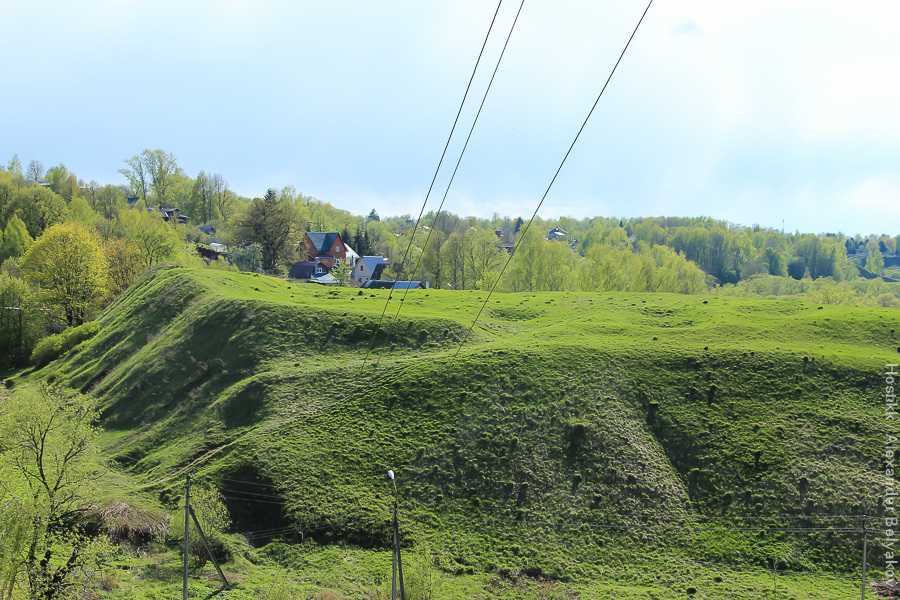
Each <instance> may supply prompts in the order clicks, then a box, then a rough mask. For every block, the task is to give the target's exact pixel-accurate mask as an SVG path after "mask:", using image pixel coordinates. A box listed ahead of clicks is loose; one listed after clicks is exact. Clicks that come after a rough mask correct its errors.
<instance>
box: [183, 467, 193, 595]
mask: <svg viewBox="0 0 900 600" xmlns="http://www.w3.org/2000/svg"><path fill="white" fill-rule="evenodd" d="M190 532H191V474H190V473H188V474H187V475H185V477H184V547H183V548H182V551H181V552H182V557H181V568H182V573H181V598H182V600H188V556H189V554H190V549H191V540H190V536H191V533H190Z"/></svg>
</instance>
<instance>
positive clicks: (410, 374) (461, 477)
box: [39, 268, 900, 598]
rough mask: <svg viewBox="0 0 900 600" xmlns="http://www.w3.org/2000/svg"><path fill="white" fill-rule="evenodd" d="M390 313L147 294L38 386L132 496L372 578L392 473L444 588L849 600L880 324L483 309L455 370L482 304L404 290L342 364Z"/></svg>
mask: <svg viewBox="0 0 900 600" xmlns="http://www.w3.org/2000/svg"><path fill="white" fill-rule="evenodd" d="M386 297H387V291H381V290H378V291H369V290H356V289H349V288H347V289H329V288H322V287H319V286H315V285H308V284H297V283H290V282H286V281H282V280H277V279H273V278H268V277H263V276H257V275H251V274H237V273H224V272H218V271H212V270H187V269H180V268H171V269H160V270H158V271H156V272H155V273H153V274H152V275H151V276H148V277H147V278H146V279H145V280H143V281H142V282H140V283H139V284H138V285H136V286H134V287H133V288H132V289H131V290H130V291H129V292H128V293H127V294H126V295H125V296H124V297H123V298H122V299H120V300H119V301H118V302H117V303H116V304H115V305H113V306H112V307H110V308H109V309H108V310H107V311H106V312H105V314H104V315H103V316H102V317H101V318H100V325H101V328H100V332H99V333H98V334H97V335H96V336H95V337H93V338H92V339H90V340H87V341H86V342H84V343H82V344H81V345H80V346H78V347H77V348H76V349H74V350H73V351H72V352H70V353H68V354H67V355H65V356H64V357H63V358H61V359H59V360H57V361H55V362H54V363H51V364H50V365H49V366H48V367H45V368H44V369H43V370H41V371H39V375H40V376H46V377H50V378H54V379H58V380H60V381H62V382H64V383H66V384H67V385H70V386H72V387H76V388H79V389H82V390H84V391H86V392H90V393H92V394H95V395H96V396H97V397H98V398H99V399H100V401H101V404H102V408H103V418H104V426H105V428H106V430H107V433H106V437H105V443H106V446H107V450H108V452H109V454H110V456H112V457H113V458H114V459H115V460H116V461H117V462H118V463H119V464H120V465H121V466H122V468H123V469H125V470H127V471H129V472H130V473H132V474H133V475H134V476H135V477H136V478H138V479H139V480H140V481H142V482H143V483H144V485H145V487H146V488H147V489H151V490H161V491H163V492H164V496H163V497H165V493H172V492H171V490H172V489H173V488H176V487H177V486H178V485H179V484H180V477H181V474H182V473H183V472H184V470H185V469H186V468H188V467H190V468H192V469H193V470H195V471H196V472H197V473H198V476H200V477H201V478H206V479H208V480H210V481H214V482H216V483H217V484H218V485H219V487H220V489H221V490H222V491H223V494H224V495H225V496H226V498H227V501H228V503H229V508H230V510H231V512H232V516H233V519H234V522H235V526H236V528H237V529H238V530H240V531H243V532H254V531H255V532H260V530H263V531H262V532H261V533H256V534H252V533H251V534H250V539H251V541H253V542H254V543H256V544H258V545H264V544H266V543H267V542H269V541H270V540H271V538H273V537H279V536H282V535H287V536H288V537H289V538H291V539H297V538H299V535H298V534H297V533H296V532H302V534H303V537H304V538H305V539H307V540H310V539H311V540H315V542H316V543H317V544H319V545H320V546H317V547H322V546H321V545H325V547H328V545H331V544H349V545H350V546H352V547H354V548H357V550H351V549H349V548H348V549H347V552H348V553H352V552H362V551H371V552H374V553H375V555H377V556H379V557H380V559H383V558H384V550H383V549H384V548H385V547H386V546H387V542H388V536H389V532H388V525H389V523H388V515H389V506H390V497H389V494H388V492H389V490H388V488H387V486H386V485H385V482H384V480H383V473H384V471H385V470H386V469H388V468H393V469H394V470H396V471H397V473H398V476H399V481H400V485H401V490H402V496H403V506H404V511H403V512H404V525H405V530H406V539H407V541H408V542H410V543H411V544H416V545H419V546H425V545H427V547H429V548H433V549H434V550H435V552H436V553H437V554H439V555H440V556H441V557H442V564H441V568H442V572H443V573H447V574H453V575H455V576H457V578H459V579H458V581H463V580H465V578H467V577H468V578H476V579H477V578H488V577H490V578H495V579H496V578H499V579H498V581H500V582H502V583H499V584H496V585H497V586H500V587H502V586H503V585H513V584H512V583H510V582H515V581H518V580H519V579H518V578H521V577H525V578H526V579H528V580H529V581H532V582H542V581H544V582H551V583H552V582H556V584H559V585H566V586H569V587H568V588H567V589H571V590H573V591H572V593H581V594H583V596H584V597H608V596H610V595H614V594H619V595H620V596H621V597H635V598H638V597H648V598H649V597H660V598H662V597H676V596H678V595H684V594H686V593H687V591H688V590H689V588H693V589H695V590H696V592H697V594H700V595H699V596H697V597H710V598H712V597H726V596H725V591H726V590H728V593H729V594H731V595H730V596H728V597H747V598H754V597H760V595H759V594H760V590H762V589H766V588H764V587H763V586H767V585H769V579H768V577H767V576H766V574H765V570H764V569H765V565H766V564H767V561H768V560H770V559H772V558H777V559H778V560H779V561H780V564H781V565H783V566H784V567H786V568H787V569H788V570H789V572H792V573H796V575H794V577H796V578H797V580H796V581H800V582H805V583H795V584H788V583H786V584H785V585H795V589H796V590H797V594H796V595H795V596H793V597H798V598H800V597H810V598H812V597H816V598H818V597H835V598H837V597H842V596H841V595H840V594H845V593H846V590H852V589H853V587H852V585H851V584H850V583H848V580H847V579H846V578H847V577H849V576H848V575H847V573H849V572H850V571H851V570H852V569H853V568H854V566H855V565H856V564H857V562H858V556H859V550H860V549H859V542H860V540H859V535H858V534H857V533H856V532H854V531H850V529H851V528H853V527H855V526H856V525H857V522H856V521H855V520H854V519H852V518H847V517H846V516H845V515H855V514H861V513H867V514H877V513H878V510H879V509H878V494H879V490H880V488H881V486H882V484H883V481H882V479H881V478H880V477H881V476H880V475H879V471H880V470H881V459H880V453H881V448H882V444H883V435H884V433H885V432H886V431H887V426H888V424H887V423H886V422H885V421H884V420H883V418H882V405H881V403H880V401H879V397H878V393H879V389H880V387H881V385H882V383H881V378H880V375H879V373H880V371H881V370H882V369H883V366H884V365H885V364H887V363H889V362H897V361H898V360H900V354H898V352H900V335H898V333H897V330H898V329H900V313H898V311H896V310H892V309H876V308H859V307H847V306H817V305H814V304H809V303H805V302H802V301H797V300H793V299H792V300H761V299H748V298H726V297H721V296H710V297H698V296H681V295H672V294H633V293H632V294H629V293H597V294H588V293H535V294H527V293H526V294H497V295H495V296H494V297H493V298H492V299H491V303H490V305H489V307H488V308H487V309H486V310H485V312H484V315H483V318H482V320H481V321H480V324H479V326H478V327H477V328H476V330H475V334H474V336H473V337H472V338H471V339H469V340H468V341H466V343H465V344H464V346H463V350H462V352H461V353H460V354H459V356H455V350H456V346H457V344H458V342H459V340H461V339H463V337H464V335H465V331H466V328H467V326H468V324H469V323H470V321H471V319H472V317H473V316H474V315H475V313H476V312H477V310H478V307H479V305H480V303H481V302H482V301H483V298H484V293H482V292H477V291H473V292H450V291H441V290H415V291H410V293H409V294H408V296H406V299H405V302H404V304H405V306H404V307H403V312H402V316H401V318H400V319H399V320H396V321H395V320H393V319H389V318H386V320H385V323H384V327H383V328H382V330H381V331H379V333H378V335H377V336H376V346H375V350H374V351H373V352H372V354H371V356H370V358H369V360H368V361H364V360H363V359H364V356H365V354H366V348H367V343H368V340H369V338H370V336H371V335H372V333H373V332H374V331H375V330H376V323H377V320H378V317H379V315H380V314H381V311H382V309H383V306H384V302H385V299H386ZM402 297H403V295H402V293H401V294H394V299H393V300H392V302H391V306H390V307H389V309H388V315H389V316H393V314H394V313H395V312H396V310H397V306H398V305H399V302H400V299H401V298H402ZM176 491H177V490H176ZM269 547H274V546H269ZM292 548H295V549H294V550H292V551H291V552H293V553H295V554H296V553H300V554H299V555H298V556H301V557H303V556H305V557H306V558H302V560H301V559H299V558H297V557H296V556H294V554H291V553H290V552H289V553H287V554H286V555H284V556H288V555H290V556H294V558H284V556H282V555H281V554H279V556H280V558H279V560H282V561H284V562H285V564H286V565H288V566H290V565H294V566H296V561H297V560H301V562H303V561H305V562H304V564H307V565H312V564H315V560H314V558H313V557H314V556H315V552H318V551H313V550H309V549H308V544H305V545H302V546H296V547H294V546H292ZM304 549H305V550H304ZM366 549H368V550H366ZM308 552H312V553H313V554H309V555H308V556H307V554H304V553H308ZM282 554H284V553H282ZM348 556H349V554H348ZM292 561H293V562H292ZM292 568H293V567H292ZM760 570H761V571H760ZM364 571H365V569H362V570H361V571H360V572H364ZM756 572H761V575H759V576H757V575H753V573H756ZM828 572H836V573H838V574H839V575H838V579H832V578H831V577H830V576H828V575H826V574H825V573H828ZM747 573H749V575H748V574H747ZM802 573H807V574H806V575H803V574H802ZM841 573H843V574H844V575H840V574H841ZM360 577H363V578H365V576H364V575H360ZM817 577H819V578H820V579H816V578H817ZM841 577H844V579H841ZM485 581H486V580H485ZM786 581H788V580H786ZM482 583H484V582H482ZM485 585H487V584H485ZM554 585H555V584H554ZM498 589H499V587H498ZM804 589H807V590H815V591H816V594H817V595H809V596H803V595H801V594H802V592H803V590H804ZM628 590H630V591H628ZM827 590H834V594H835V595H834V596H831V595H828V594H829V593H830V592H828V591H827ZM842 590H843V591H842ZM511 593H513V594H515V592H511ZM628 594H631V595H628ZM704 594H706V595H704ZM822 594H824V595H822ZM496 595H498V596H499V595H501V593H500V592H499V591H498V592H497V594H496ZM474 596H475V595H474V594H469V595H468V596H465V595H462V596H459V597H474ZM235 597H238V596H235ZM447 597H453V596H452V595H448V596H447ZM511 597H515V596H511ZM617 597H618V596H617Z"/></svg>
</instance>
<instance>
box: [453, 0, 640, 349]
mask: <svg viewBox="0 0 900 600" xmlns="http://www.w3.org/2000/svg"><path fill="white" fill-rule="evenodd" d="M652 5H653V0H650V1H649V2H648V3H647V6H646V8H644V12H643V13H641V17H640V19H638V22H637V25H635V27H634V30H633V31H632V32H631V36H629V38H628V41H627V42H626V43H625V47H624V48H623V49H622V52H621V53H620V54H619V58H618V59H617V60H616V62H615V64H614V65H613V68H612V70H611V71H610V72H609V76H608V77H607V78H606V82H605V83H604V84H603V87H602V88H600V93H599V94H597V98H596V99H595V100H594V103H593V104H592V105H591V108H590V110H589V111H588V113H587V115H586V116H585V118H584V121H582V123H581V127H579V128H578V132H577V133H576V134H575V137H574V138H573V139H572V142H571V143H570V144H569V148H568V149H567V150H566V153H565V154H564V155H563V158H562V160H561V161H560V163H559V166H558V167H556V171H555V172H554V173H553V177H552V178H551V179H550V183H549V184H547V188H546V189H545V190H544V193H543V194H542V195H541V198H540V200H539V201H538V203H537V206H536V207H535V209H534V212H533V213H532V214H531V218H530V219H529V220H528V223H527V224H526V225H525V227H524V228H523V229H522V232H521V233H520V234H519V239H518V240H516V243H515V246H513V249H512V252H510V254H509V256H508V257H507V259H506V262H504V263H503V268H502V269H501V270H500V273H499V274H498V275H497V277H496V278H495V279H494V282H493V284H492V285H491V288H490V291H489V292H488V294H487V297H486V298H485V299H484V302H483V303H482V304H481V307H480V308H479V309H478V312H477V313H476V314H475V318H474V319H472V323H471V325H470V326H469V328H468V330H467V332H466V334H465V335H464V336H463V338H462V339H461V340H460V342H459V345H458V346H457V348H456V352H455V353H454V354H453V356H454V358H456V357H457V356H459V352H460V350H461V349H462V347H463V344H464V343H465V342H466V341H467V339H468V338H469V337H470V336H471V335H472V331H473V330H474V329H475V325H476V324H477V323H478V319H479V318H481V314H482V313H483V312H484V309H485V307H486V306H487V304H488V302H490V300H491V296H493V294H494V291H495V290H496V289H497V286H498V285H499V284H500V281H501V280H502V279H503V275H504V274H505V273H506V269H507V268H508V267H509V264H510V262H511V261H512V259H513V257H514V256H515V255H516V252H517V251H518V250H519V246H521V245H522V242H523V241H524V240H525V237H526V235H527V234H528V230H529V229H530V228H531V225H532V224H533V223H534V220H535V218H536V217H537V214H538V212H539V211H540V210H541V207H542V206H543V205H544V201H545V200H546V199H547V196H548V195H549V194H550V190H551V189H552V188H553V184H554V183H556V179H557V177H559V173H560V171H562V168H563V166H564V165H565V164H566V161H567V160H568V159H569V155H570V154H571V153H572V149H573V148H575V144H576V143H577V142H578V140H579V138H580V137H581V133H582V132H583V131H584V129H585V127H586V126H587V124H588V121H589V120H590V118H591V115H593V114H594V110H595V109H596V108H597V105H598V104H599V103H600V98H602V97H603V93H604V92H605V91H606V88H607V87H608V86H609V82H610V81H612V78H613V75H615V73H616V70H617V69H618V68H619V64H620V63H621V62H622V58H624V57H625V53H626V52H627V51H628V48H629V47H630V46H631V42H632V40H634V37H635V35H637V32H638V29H640V27H641V24H642V23H643V22H644V18H645V17H646V16H647V13H648V12H649V11H650V7H651V6H652Z"/></svg>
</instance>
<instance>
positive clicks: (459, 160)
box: [394, 0, 525, 320]
mask: <svg viewBox="0 0 900 600" xmlns="http://www.w3.org/2000/svg"><path fill="white" fill-rule="evenodd" d="M524 6H525V0H522V1H521V2H520V3H519V10H518V11H516V17H515V18H514V19H513V22H512V26H511V27H510V28H509V33H507V34H506V40H505V41H504V42H503V48H502V49H501V50H500V56H499V57H498V58H497V64H495V65H494V71H493V72H492V73H491V79H490V81H488V84H487V88H486V89H485V90H484V95H483V96H482V97H481V104H479V105H478V111H477V112H476V113H475V118H474V119H473V121H472V126H471V127H470V128H469V133H468V134H467V135H466V141H465V143H464V144H463V147H462V150H461V151H460V153H459V158H457V159H456V165H455V166H454V167H453V173H451V175H450V180H449V181H448V182H447V187H446V188H444V195H443V196H442V197H441V203H440V204H439V205H438V208H437V212H436V213H435V215H434V219H433V220H432V222H431V229H429V230H428V234H427V235H426V236H425V243H424V244H423V245H422V254H421V255H419V257H418V258H417V259H416V266H415V267H414V268H413V270H412V274H413V277H415V275H416V273H418V272H419V266H420V265H421V264H422V256H423V255H424V254H425V252H426V251H427V249H428V242H429V241H431V235H432V234H433V233H434V229H435V227H436V226H437V222H438V219H439V218H440V216H441V211H442V210H443V208H444V202H446V200H447V194H449V193H450V187H451V186H452V185H453V180H454V179H456V173H457V171H459V165H460V163H462V159H463V156H465V154H466V148H468V147H469V140H471V139H472V133H473V132H474V131H475V126H476V125H477V124H478V117H480V116H481V111H482V109H483V108H484V103H485V101H486V100H487V97H488V94H489V93H490V91H491V87H492V86H493V85H494V78H495V77H496V76H497V71H498V70H499V69H500V63H501V62H503V55H504V54H505V53H506V47H507V46H508V45H509V40H510V38H511V37H512V34H513V31H515V29H516V23H518V21H519V15H520V14H522V8H523V7H524ZM408 293H409V288H408V287H407V288H406V289H404V290H403V296H402V297H401V298H400V305H399V306H398V307H397V313H396V314H395V315H394V319H395V320H396V319H397V318H398V317H399V316H400V311H401V310H403V303H404V302H405V301H406V295H407V294H408Z"/></svg>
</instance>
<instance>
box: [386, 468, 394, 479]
mask: <svg viewBox="0 0 900 600" xmlns="http://www.w3.org/2000/svg"><path fill="white" fill-rule="evenodd" d="M387 478H388V479H390V480H391V481H394V471H392V470H391V469H388V472H387Z"/></svg>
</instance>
